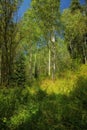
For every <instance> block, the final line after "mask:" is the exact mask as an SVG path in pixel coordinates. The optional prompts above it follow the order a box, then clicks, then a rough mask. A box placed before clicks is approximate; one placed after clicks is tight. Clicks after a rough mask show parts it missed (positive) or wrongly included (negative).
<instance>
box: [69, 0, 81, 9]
mask: <svg viewBox="0 0 87 130" xmlns="http://www.w3.org/2000/svg"><path fill="white" fill-rule="evenodd" d="M70 9H71V12H75V11H76V10H80V11H81V10H82V7H81V5H80V1H79V0H71V4H70Z"/></svg>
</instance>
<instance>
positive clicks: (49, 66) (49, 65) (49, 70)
mask: <svg viewBox="0 0 87 130" xmlns="http://www.w3.org/2000/svg"><path fill="white" fill-rule="evenodd" d="M48 63H49V64H48V75H49V76H50V75H51V51H50V48H49V62H48Z"/></svg>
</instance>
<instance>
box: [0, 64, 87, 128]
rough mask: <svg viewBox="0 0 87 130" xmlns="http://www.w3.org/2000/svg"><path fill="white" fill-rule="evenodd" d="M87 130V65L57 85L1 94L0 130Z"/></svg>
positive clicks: (45, 83)
mask: <svg viewBox="0 0 87 130" xmlns="http://www.w3.org/2000/svg"><path fill="white" fill-rule="evenodd" d="M86 129H87V65H83V66H81V68H80V69H79V70H78V71H75V72H73V71H68V72H64V73H63V74H62V76H61V77H59V78H58V79H56V80H55V81H52V80H49V79H45V80H43V81H41V82H40V83H39V84H38V83H36V85H35V86H33V87H28V86H27V87H25V88H22V87H15V88H1V90H0V130H86Z"/></svg>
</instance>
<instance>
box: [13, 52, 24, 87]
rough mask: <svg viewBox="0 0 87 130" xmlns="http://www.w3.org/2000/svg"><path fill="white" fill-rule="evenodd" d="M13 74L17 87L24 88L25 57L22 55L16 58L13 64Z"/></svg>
mask: <svg viewBox="0 0 87 130" xmlns="http://www.w3.org/2000/svg"><path fill="white" fill-rule="evenodd" d="M15 66H16V67H15V68H16V69H15V74H14V79H15V80H16V83H17V85H18V86H24V85H25V81H26V70H25V56H24V54H20V55H19V56H18V57H17V60H16V64H15Z"/></svg>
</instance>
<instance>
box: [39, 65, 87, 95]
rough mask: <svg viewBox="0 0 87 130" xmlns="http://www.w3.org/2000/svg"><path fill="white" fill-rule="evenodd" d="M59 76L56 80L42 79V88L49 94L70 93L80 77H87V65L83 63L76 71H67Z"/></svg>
mask: <svg viewBox="0 0 87 130" xmlns="http://www.w3.org/2000/svg"><path fill="white" fill-rule="evenodd" d="M62 75H63V76H62V77H58V78H57V79H56V80H55V81H52V80H49V79H46V80H44V81H42V84H41V86H40V88H41V89H42V90H44V91H46V92H47V94H52V93H55V94H66V95H67V94H69V92H71V91H72V90H73V89H74V88H75V84H76V81H77V79H78V77H81V76H83V77H87V65H82V66H81V67H80V69H79V70H78V71H76V72H73V71H67V72H64V73H63V74H62Z"/></svg>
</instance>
